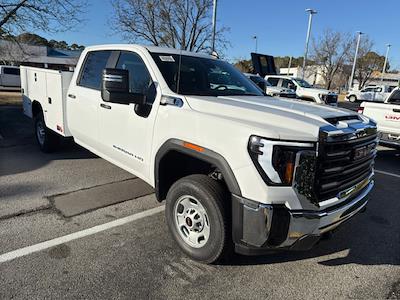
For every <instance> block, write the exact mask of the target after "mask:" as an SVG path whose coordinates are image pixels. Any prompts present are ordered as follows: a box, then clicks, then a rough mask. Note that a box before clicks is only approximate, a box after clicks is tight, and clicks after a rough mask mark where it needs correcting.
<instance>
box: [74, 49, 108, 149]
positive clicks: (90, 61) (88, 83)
mask: <svg viewBox="0 0 400 300" xmlns="http://www.w3.org/2000/svg"><path fill="white" fill-rule="evenodd" d="M111 53H112V51H110V50H101V51H90V52H88V53H87V54H86V57H85V60H84V62H83V64H82V67H81V68H80V72H79V75H78V78H77V81H76V85H73V84H71V87H70V89H69V90H68V95H67V120H68V127H69V129H70V131H71V133H72V135H73V136H74V138H75V140H76V141H77V142H78V143H79V144H81V145H83V146H84V147H87V148H89V149H90V150H94V149H97V148H98V146H99V108H100V103H101V81H102V73H103V69H105V68H106V67H107V64H108V62H109V60H110V57H111ZM95 152H96V151H95Z"/></svg>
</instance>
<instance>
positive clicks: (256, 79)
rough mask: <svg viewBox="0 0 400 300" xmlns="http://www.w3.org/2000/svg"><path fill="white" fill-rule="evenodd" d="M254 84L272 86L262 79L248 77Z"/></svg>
mask: <svg viewBox="0 0 400 300" xmlns="http://www.w3.org/2000/svg"><path fill="white" fill-rule="evenodd" d="M249 78H250V79H251V80H252V81H253V82H254V83H260V82H263V83H265V85H266V86H272V85H271V84H270V83H269V82H268V81H267V80H265V79H264V78H262V77H260V76H250V77H249Z"/></svg>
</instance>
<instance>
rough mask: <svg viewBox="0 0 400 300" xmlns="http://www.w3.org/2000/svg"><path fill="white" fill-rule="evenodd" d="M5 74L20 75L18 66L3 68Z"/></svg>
mask: <svg viewBox="0 0 400 300" xmlns="http://www.w3.org/2000/svg"><path fill="white" fill-rule="evenodd" d="M3 74H7V75H19V69H17V68H3Z"/></svg>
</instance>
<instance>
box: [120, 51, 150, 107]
mask: <svg viewBox="0 0 400 300" xmlns="http://www.w3.org/2000/svg"><path fill="white" fill-rule="evenodd" d="M116 68H117V69H123V70H128V71H129V91H130V92H131V93H138V94H146V93H147V89H148V87H149V86H150V85H151V83H152V82H153V80H152V79H151V76H150V73H149V71H148V70H147V67H146V65H145V64H144V62H143V60H142V59H141V58H140V56H139V55H137V54H136V53H133V52H125V51H123V52H121V55H120V57H119V59H118V63H117V67H116ZM152 100H153V101H154V99H152Z"/></svg>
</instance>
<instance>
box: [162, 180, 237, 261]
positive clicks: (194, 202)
mask: <svg viewBox="0 0 400 300" xmlns="http://www.w3.org/2000/svg"><path fill="white" fill-rule="evenodd" d="M228 201H229V199H228V194H227V192H226V190H225V188H224V186H223V185H222V184H221V183H220V182H218V181H216V180H214V179H212V178H210V177H208V176H206V175H190V176H187V177H184V178H182V179H180V180H178V181H177V182H176V183H174V184H173V186H172V187H171V189H170V190H169V192H168V195H167V203H166V209H165V214H166V219H167V223H168V227H169V230H170V232H171V235H172V237H173V238H174V240H175V241H176V243H177V244H178V246H179V247H180V249H181V250H182V251H183V252H184V253H185V254H186V255H188V256H189V257H190V258H192V259H194V260H197V261H200V262H203V263H213V262H216V261H217V260H220V259H222V258H224V257H227V256H228V254H230V252H231V247H232V242H231V238H230V236H231V230H230V222H229V216H230V209H229V205H228V203H229V202H228Z"/></svg>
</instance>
